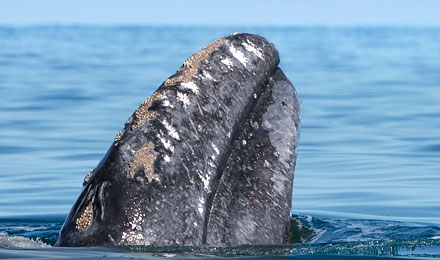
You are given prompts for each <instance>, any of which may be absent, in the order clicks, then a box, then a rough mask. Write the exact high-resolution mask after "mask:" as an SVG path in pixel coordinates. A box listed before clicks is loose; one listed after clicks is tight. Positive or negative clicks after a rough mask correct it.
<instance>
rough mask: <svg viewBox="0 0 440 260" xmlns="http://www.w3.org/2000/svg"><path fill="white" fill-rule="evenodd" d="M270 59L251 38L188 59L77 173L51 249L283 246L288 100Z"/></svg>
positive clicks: (291, 97)
mask: <svg viewBox="0 0 440 260" xmlns="http://www.w3.org/2000/svg"><path fill="white" fill-rule="evenodd" d="M278 64H279V55H278V52H277V50H276V49H275V47H274V46H273V44H271V43H270V42H268V41H267V40H266V39H264V38H262V37H260V36H257V35H251V34H233V35H230V36H228V37H225V38H221V39H219V40H216V41H214V42H212V43H210V44H209V45H207V46H206V47H205V48H204V49H202V50H201V51H199V52H197V53H195V54H194V55H192V56H191V57H190V58H188V59H187V60H186V61H185V62H184V64H183V66H182V67H181V68H179V69H178V70H177V72H176V74H174V75H172V76H171V77H170V78H169V79H167V80H166V81H165V82H164V83H163V84H162V85H161V86H160V87H159V88H158V89H157V90H156V91H155V92H154V93H153V95H152V96H151V97H150V98H148V99H147V100H145V101H143V102H142V104H141V106H140V107H139V108H138V109H137V110H136V111H135V112H134V113H133V115H132V116H131V117H130V118H129V119H128V121H127V122H126V124H125V127H124V129H123V130H122V131H121V132H120V133H119V134H118V135H117V136H116V138H115V140H114V143H113V144H112V146H111V147H110V149H109V150H108V152H107V154H106V155H105V157H104V158H103V159H102V161H101V162H100V163H99V165H98V166H97V167H96V168H95V169H94V170H92V171H91V172H90V173H89V175H88V176H87V177H86V180H85V183H84V185H85V187H84V190H83V191H82V193H81V195H80V197H79V198H78V200H77V202H76V203H75V205H74V206H73V208H72V210H71V211H70V214H69V215H68V217H67V219H66V221H65V223H64V226H63V228H62V230H61V231H60V236H59V239H58V241H57V244H56V245H57V246H88V245H188V246H190V245H192V246H198V245H212V246H236V245H243V244H281V243H285V242H287V241H288V239H289V227H290V223H289V221H290V209H291V197H292V185H293V173H294V169H295V163H296V155H297V145H298V135H299V104H298V100H297V97H296V91H295V89H294V87H293V85H292V84H291V82H290V81H289V80H288V79H287V78H286V76H285V75H284V74H283V72H282V71H281V69H280V68H278Z"/></svg>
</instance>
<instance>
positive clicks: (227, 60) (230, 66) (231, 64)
mask: <svg viewBox="0 0 440 260" xmlns="http://www.w3.org/2000/svg"><path fill="white" fill-rule="evenodd" d="M221 62H222V63H223V64H225V65H226V66H228V68H229V69H230V68H232V66H233V65H234V64H233V63H232V61H231V59H229V58H224V59H222V60H221Z"/></svg>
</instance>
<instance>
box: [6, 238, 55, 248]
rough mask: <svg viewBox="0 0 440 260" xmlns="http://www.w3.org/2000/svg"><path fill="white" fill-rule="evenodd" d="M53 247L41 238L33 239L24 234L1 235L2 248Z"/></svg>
mask: <svg viewBox="0 0 440 260" xmlns="http://www.w3.org/2000/svg"><path fill="white" fill-rule="evenodd" d="M36 247H51V246H50V245H48V244H45V243H44V242H42V241H41V240H39V239H37V240H32V239H30V238H27V237H22V236H4V235H0V248H36Z"/></svg>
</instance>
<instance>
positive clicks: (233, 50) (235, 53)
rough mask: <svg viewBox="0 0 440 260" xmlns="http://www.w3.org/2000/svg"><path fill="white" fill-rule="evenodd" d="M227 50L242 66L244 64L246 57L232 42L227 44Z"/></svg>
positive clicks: (246, 60)
mask: <svg viewBox="0 0 440 260" xmlns="http://www.w3.org/2000/svg"><path fill="white" fill-rule="evenodd" d="M229 51H230V52H231V53H232V55H233V56H234V57H235V58H236V59H237V60H238V61H239V62H240V63H241V64H243V66H246V64H247V62H248V59H247V58H246V57H245V56H244V54H243V52H241V51H239V50H237V49H236V48H235V47H234V45H232V44H231V45H229Z"/></svg>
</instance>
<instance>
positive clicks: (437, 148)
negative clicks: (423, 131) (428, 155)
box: [420, 144, 440, 153]
mask: <svg viewBox="0 0 440 260" xmlns="http://www.w3.org/2000/svg"><path fill="white" fill-rule="evenodd" d="M420 151H424V152H436V153H437V152H440V144H430V145H425V146H423V147H421V148H420Z"/></svg>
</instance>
